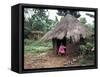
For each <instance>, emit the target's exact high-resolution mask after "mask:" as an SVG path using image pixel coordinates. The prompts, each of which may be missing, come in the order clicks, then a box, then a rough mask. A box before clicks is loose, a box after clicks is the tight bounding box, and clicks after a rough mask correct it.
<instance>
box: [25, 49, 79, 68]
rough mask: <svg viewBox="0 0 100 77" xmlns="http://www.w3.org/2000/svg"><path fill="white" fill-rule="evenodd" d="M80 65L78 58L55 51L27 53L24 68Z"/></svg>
mask: <svg viewBox="0 0 100 77" xmlns="http://www.w3.org/2000/svg"><path fill="white" fill-rule="evenodd" d="M69 66H79V64H78V63H77V58H72V57H71V56H70V57H68V56H67V55H66V56H61V55H56V54H54V52H53V51H49V52H47V53H42V54H40V55H32V54H31V53H26V54H25V55H24V69H36V68H53V67H69Z"/></svg>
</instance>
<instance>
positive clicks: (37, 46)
mask: <svg viewBox="0 0 100 77" xmlns="http://www.w3.org/2000/svg"><path fill="white" fill-rule="evenodd" d="M51 48H52V42H50V41H49V42H41V43H39V42H38V41H34V40H29V39H25V40H24V51H25V53H28V52H31V53H33V54H39V53H43V52H47V50H48V49H51Z"/></svg>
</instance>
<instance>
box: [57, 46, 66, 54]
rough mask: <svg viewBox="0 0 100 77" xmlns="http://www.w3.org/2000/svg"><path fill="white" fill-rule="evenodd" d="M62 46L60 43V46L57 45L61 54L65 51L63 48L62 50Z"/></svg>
mask: <svg viewBox="0 0 100 77" xmlns="http://www.w3.org/2000/svg"><path fill="white" fill-rule="evenodd" d="M64 48H65V47H64V46H63V45H61V46H60V47H59V51H58V52H59V53H61V54H64V53H65V50H64Z"/></svg>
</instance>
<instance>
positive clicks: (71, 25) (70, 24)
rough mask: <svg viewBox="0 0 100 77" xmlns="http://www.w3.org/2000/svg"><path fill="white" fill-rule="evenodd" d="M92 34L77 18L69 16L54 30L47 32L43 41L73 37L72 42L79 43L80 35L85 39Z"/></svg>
mask: <svg viewBox="0 0 100 77" xmlns="http://www.w3.org/2000/svg"><path fill="white" fill-rule="evenodd" d="M90 34H91V33H90V32H89V31H88V30H87V28H86V27H85V26H84V25H83V24H82V23H80V22H79V20H78V19H77V18H75V17H74V16H72V15H70V14H67V15H66V16H65V17H63V18H62V19H61V20H60V22H58V23H57V24H56V25H55V27H54V28H53V29H52V30H50V31H49V32H47V33H46V34H45V35H44V36H43V37H42V38H41V40H42V41H45V40H50V39H53V38H57V39H63V38H64V37H66V38H70V37H72V41H78V40H79V39H80V35H82V37H83V38H86V37H87V36H89V35H90Z"/></svg>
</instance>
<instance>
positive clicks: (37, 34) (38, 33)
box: [28, 31, 44, 40]
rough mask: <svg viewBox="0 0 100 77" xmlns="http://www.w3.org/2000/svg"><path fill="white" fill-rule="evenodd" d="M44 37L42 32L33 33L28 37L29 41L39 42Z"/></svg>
mask: <svg viewBox="0 0 100 77" xmlns="http://www.w3.org/2000/svg"><path fill="white" fill-rule="evenodd" d="M43 35H44V33H43V32H42V31H31V32H30V33H29V35H28V37H29V39H34V40H38V39H39V38H41V37H42V36H43Z"/></svg>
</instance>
